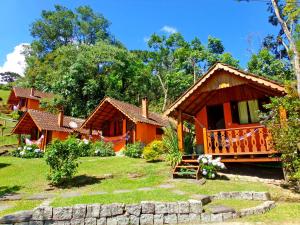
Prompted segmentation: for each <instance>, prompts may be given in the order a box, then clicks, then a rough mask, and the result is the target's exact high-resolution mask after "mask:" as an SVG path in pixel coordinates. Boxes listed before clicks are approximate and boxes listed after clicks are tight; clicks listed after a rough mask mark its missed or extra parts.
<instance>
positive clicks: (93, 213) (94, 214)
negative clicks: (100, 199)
mask: <svg viewBox="0 0 300 225" xmlns="http://www.w3.org/2000/svg"><path fill="white" fill-rule="evenodd" d="M100 210H101V205H100V204H92V205H87V207H86V216H85V217H87V218H99V217H100Z"/></svg>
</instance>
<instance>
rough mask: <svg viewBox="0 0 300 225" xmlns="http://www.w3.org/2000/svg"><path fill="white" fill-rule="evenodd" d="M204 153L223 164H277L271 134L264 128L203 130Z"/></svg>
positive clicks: (277, 158) (277, 157)
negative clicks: (219, 159) (218, 158)
mask: <svg viewBox="0 0 300 225" xmlns="http://www.w3.org/2000/svg"><path fill="white" fill-rule="evenodd" d="M203 138H204V153H205V154H210V155H213V156H214V157H221V158H222V161H223V162H272V161H273V162H274V161H275V162H278V161H280V154H279V153H278V151H276V150H275V149H274V145H273V141H272V135H271V132H270V131H269V130H268V129H267V128H266V127H264V126H255V127H243V128H232V129H222V130H207V129H206V128H203Z"/></svg>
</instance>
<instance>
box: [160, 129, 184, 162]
mask: <svg viewBox="0 0 300 225" xmlns="http://www.w3.org/2000/svg"><path fill="white" fill-rule="evenodd" d="M162 142H163V146H164V148H165V151H166V157H165V159H166V161H167V162H169V164H170V165H171V166H172V167H175V166H176V164H177V163H179V162H180V161H181V158H182V153H181V151H180V150H179V148H178V137H177V133H176V131H175V129H174V128H172V127H167V128H165V129H164V135H163V139H162Z"/></svg>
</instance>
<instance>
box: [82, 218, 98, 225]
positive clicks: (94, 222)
mask: <svg viewBox="0 0 300 225" xmlns="http://www.w3.org/2000/svg"><path fill="white" fill-rule="evenodd" d="M84 223H85V224H88V225H97V219H96V218H85V219H84Z"/></svg>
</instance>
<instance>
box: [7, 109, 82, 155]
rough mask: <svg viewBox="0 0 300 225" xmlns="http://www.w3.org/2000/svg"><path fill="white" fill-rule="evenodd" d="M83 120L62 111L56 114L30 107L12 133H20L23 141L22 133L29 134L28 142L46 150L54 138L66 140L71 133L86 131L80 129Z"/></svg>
mask: <svg viewBox="0 0 300 225" xmlns="http://www.w3.org/2000/svg"><path fill="white" fill-rule="evenodd" d="M83 122H84V120H83V119H79V118H74V117H70V116H64V114H63V112H62V111H61V112H59V114H58V115H54V114H52V113H49V112H43V111H38V110H32V109H28V110H27V111H26V112H25V113H24V114H23V116H22V117H21V118H20V119H19V121H18V123H17V124H16V126H15V127H14V129H13V130H12V133H14V134H19V142H20V141H21V140H20V135H28V136H29V137H30V138H28V139H26V140H25V142H26V143H27V142H28V143H29V144H36V145H38V146H39V147H40V149H43V150H44V149H45V148H46V145H47V144H48V143H50V142H51V141H52V140H53V139H59V140H65V139H66V138H67V137H68V136H69V135H70V134H71V133H74V132H76V133H78V134H80V133H82V132H84V131H81V130H79V127H80V126H81V125H82V123H83ZM76 127H78V129H77V128H76ZM86 134H88V131H86Z"/></svg>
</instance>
